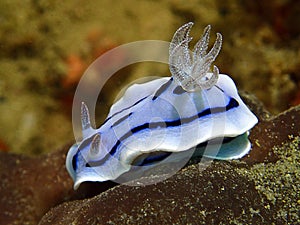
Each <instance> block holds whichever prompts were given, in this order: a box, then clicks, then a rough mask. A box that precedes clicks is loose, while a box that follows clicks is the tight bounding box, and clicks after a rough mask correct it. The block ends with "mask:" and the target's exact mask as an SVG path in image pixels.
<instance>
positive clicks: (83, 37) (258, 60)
mask: <svg viewBox="0 0 300 225" xmlns="http://www.w3.org/2000/svg"><path fill="white" fill-rule="evenodd" d="M189 21H192V22H194V27H193V29H192V31H191V36H193V37H195V40H198V37H199V36H200V35H201V34H202V31H203V29H204V27H205V26H207V25H208V24H211V25H212V33H216V32H220V33H221V34H222V35H223V46H222V50H221V52H220V54H219V57H218V58H217V60H216V62H215V65H217V66H218V68H219V69H220V73H224V74H228V75H230V76H231V77H232V78H233V80H234V81H235V83H236V85H237V87H238V89H239V90H243V91H246V93H250V94H251V95H255V96H256V97H257V99H258V100H255V101H260V102H262V103H263V105H264V107H263V109H260V110H261V112H263V113H262V116H261V117H260V119H261V120H262V118H267V117H268V118H269V117H271V115H277V114H279V113H281V112H284V111H285V110H288V109H289V108H290V107H294V106H297V105H299V104H300V26H299V24H300V2H299V1H296V0H274V1H268V0H254V1H253V0H228V1H222V0H190V1H185V0H160V1H157V0H147V1H146V0H143V1H138V0H127V1H117V2H116V1H108V0H101V1H91V0H85V1H83V0H74V1H56V0H55V1H46V0H41V1H36V0H24V1H18V0H1V1H0V152H1V153H3V154H1V155H0V159H1V158H2V159H1V160H0V161H1V162H0V163H3V162H5V161H6V156H4V154H10V153H17V154H18V155H22V157H23V156H24V155H25V156H26V157H27V156H30V157H31V156H36V157H42V155H43V154H45V153H56V152H57V151H58V150H59V149H62V148H64V147H65V146H66V145H67V146H70V144H72V143H73V142H74V134H73V128H72V100H73V95H74V92H75V90H76V86H77V83H78V82H79V80H80V78H81V75H82V74H83V73H84V71H85V70H86V69H87V68H88V66H89V65H90V64H91V63H92V62H93V61H94V60H95V59H96V58H97V57H99V56H100V55H101V54H103V53H105V52H106V51H108V50H110V49H113V48H114V47H117V46H119V45H121V44H125V43H129V42H133V41H140V40H164V41H170V40H171V39H172V36H173V34H174V31H176V29H177V28H178V27H180V26H181V25H183V24H184V23H187V22H189ZM212 39H213V40H214V39H215V37H214V36H212ZM212 42H213V41H212ZM194 43H195V42H194V41H192V44H194ZM118 60H123V58H122V56H120V58H116V59H112V60H111V61H110V62H108V64H107V66H108V67H109V66H110V65H113V64H114V63H115V62H117V61H118ZM149 75H150V76H169V75H170V72H169V68H168V65H163V64H159V63H151V62H145V63H139V64H136V65H131V66H128V67H126V68H124V69H122V70H120V71H119V72H118V73H117V74H116V75H115V76H113V77H112V78H111V79H110V80H109V82H108V83H107V84H106V86H105V87H104V88H103V90H102V91H101V93H100V95H99V98H98V105H97V108H96V120H97V121H96V124H97V127H98V126H99V124H101V122H102V121H103V120H104V119H105V117H106V115H107V112H108V110H109V107H110V105H111V104H112V103H113V101H114V99H115V96H116V95H117V94H118V92H119V91H120V90H121V89H122V88H123V87H124V86H126V85H127V84H128V83H130V82H131V81H133V80H135V79H137V78H141V77H145V76H149ZM259 104H260V103H259ZM298 110H299V108H297V110H296V111H297V112H298ZM269 112H270V113H269ZM266 114H267V115H269V116H266V117H264V116H265V115H266ZM295 117H296V118H297V119H296V120H295V121H299V113H298V114H295V115H294V114H293V116H291V118H293V119H295ZM288 122H291V119H290V120H288V121H287V123H288ZM274 123H275V122H274ZM293 123H294V121H293ZM278 124H281V122H280V123H279V122H278ZM278 124H277V125H276V126H275V127H273V129H274V133H276V132H277V133H279V134H280V132H281V129H287V128H286V127H285V126H284V125H283V126H282V127H281V126H279V125H278ZM266 126H267V125H266ZM261 129H263V126H262V128H261ZM292 130H293V132H294V133H293V135H292V136H291V135H290V134H289V133H287V135H289V137H290V140H291V142H290V143H285V145H284V146H285V147H282V146H281V147H282V148H283V149H285V150H286V149H289V150H290V151H288V152H289V153H282V151H281V152H280V151H279V152H280V153H278V155H279V156H280V157H283V158H284V157H290V158H289V160H290V161H289V162H290V164H283V165H281V167H280V168H278V170H279V171H280V172H278V170H276V171H277V172H278V173H279V174H281V175H282V176H283V177H285V175H286V174H292V175H291V176H292V178H291V177H285V179H286V180H285V181H284V182H287V183H289V184H293V185H294V186H293V187H290V186H289V185H287V184H285V186H284V187H283V188H284V189H289V188H292V189H293V191H294V192H293V194H287V193H285V194H284V195H285V196H287V198H286V199H281V200H282V201H285V202H289V201H290V202H289V203H290V205H284V206H282V211H280V210H279V209H276V210H277V211H276V212H277V213H276V218H277V219H278V218H281V217H280V216H282V217H284V218H287V220H278V221H284V223H286V224H289V221H293V222H295V221H298V222H299V220H300V219H299V212H300V197H299V194H297V193H298V192H299V191H300V184H299V180H298V178H299V177H300V176H299V173H300V168H299V143H300V141H299V138H298V139H297V136H296V135H295V134H298V133H299V132H300V125H299V124H294V125H293V129H292ZM268 132H269V131H268ZM272 132H273V131H272ZM277 133H276V134H277ZM268 134H271V131H270V132H269V133H268ZM266 135H267V134H266ZM270 140H271V139H270ZM280 140H281V139H280ZM284 140H285V139H284ZM278 143H279V142H278ZM278 143H277V144H278ZM280 144H281V143H280ZM267 146H268V147H269V148H271V147H273V145H271V144H270V145H267ZM287 146H288V147H287ZM291 146H292V147H291ZM282 148H279V147H277V148H276V151H278V149H282ZM285 150H283V151H284V152H285ZM25 156H24V157H25ZM280 157H279V158H280ZM271 158H272V157H271ZM39 159H42V158H39ZM273 159H274V158H272V160H273ZM280 159H282V158H280ZM250 161H251V160H250ZM258 161H259V160H258ZM273 162H275V161H273ZM15 163H16V162H15ZM17 164H18V163H16V164H13V165H14V166H17ZM250 164H251V163H250ZM250 164H249V165H250ZM3 165H4V164H2V167H1V165H0V173H1V174H5V173H8V172H7V171H9V168H10V167H9V166H6V165H5V166H3ZM251 165H252V164H251ZM287 165H290V166H287ZM227 166H228V164H225V166H224V165H223V164H222V166H221V167H222V169H223V170H224V171H227V170H228V171H230V169H228V168H227ZM260 166H262V165H257V166H256V167H255V168H252V169H251V171H250V172H249V170H247V171H248V172H245V170H246V169H245V168H242V167H240V166H239V169H237V170H236V173H237V174H239V173H247V174H248V175H247V176H248V177H250V178H251V179H256V181H257V182H258V183H259V182H262V183H264V182H266V180H268V179H270V180H272V179H274V177H272V176H271V175H270V174H277V172H274V170H273V169H271V168H265V167H264V169H263V171H265V173H264V175H263V176H258V175H257V174H261V173H262V172H261V171H262V170H260V168H261V167H260ZM60 170H65V168H63V167H61V168H60ZM255 171H256V172H257V171H259V172H257V173H256V172H255ZM274 176H278V174H277V175H274ZM262 177H264V179H263V178H262ZM235 178H236V177H232V178H230V179H235ZM250 178H249V179H250ZM16 179H17V178H16ZM197 179H199V178H197ZM33 180H34V179H33ZM270 182H271V181H270ZM262 183H260V184H259V185H260V187H262V186H263V185H262ZM32 184H35V183H34V181H32ZM70 184H71V183H68V185H70ZM256 184H257V183H256ZM3 185H4V183H3ZM40 185H42V184H40ZM272 185H273V186H272ZM272 185H271V186H272V187H275V186H276V185H275V184H273V183H272ZM274 185H275V186H274ZM3 187H4V186H3ZM276 187H277V186H276ZM280 187H281V186H280ZM5 188H6V186H5ZM70 188H72V186H70ZM253 188H254V187H253ZM268 188H270V187H269V186H268ZM0 190H1V189H0ZM261 191H262V192H263V191H264V190H261ZM66 192H67V193H69V190H68V191H66ZM263 193H265V192H263ZM267 193H268V194H269V196H268V197H267V199H268V200H270V201H271V202H272V201H275V200H274V199H277V197H278V196H277V195H276V193H277V192H276V191H274V190H272V191H270V189H268V190H267ZM274 193H275V194H274ZM278 193H281V192H280V190H279V191H278ZM31 194H32V193H31ZM3 196H4V195H3ZM249 198H251V197H249ZM66 199H67V198H66ZM69 199H71V198H69ZM75 199H76V198H75ZM44 200H45V199H44ZM47 200H48V199H46V200H45V201H47ZM40 201H42V200H40ZM60 201H61V202H63V200H60ZM291 201H292V202H291ZM6 203H7V202H6V200H3V199H2V200H1V201H0V204H6ZM273 203H274V204H275V202H273ZM170 204H171V203H170ZM276 204H278V202H276ZM282 204H283V203H282ZM41 205H43V204H41ZM55 205H58V202H56V203H55V204H54V203H53V204H52V205H51V207H52V206H55ZM1 207H4V205H0V208H1ZM45 208H46V207H45ZM271 208H272V207H271ZM288 208H289V209H288ZM48 209H50V207H49V208H47V210H48ZM47 210H46V209H44V211H43V212H36V211H34V210H33V211H34V212H33V214H34V216H32V215H31V216H29V217H26V218H27V219H26V220H25V221H29V222H28V224H35V223H36V221H38V218H41V215H42V214H43V213H45V212H46V211H47ZM253 210H254V211H252V213H254V214H255V213H256V214H259V212H257V211H255V209H254V208H253ZM268 210H270V208H269V209H268ZM289 210H290V211H289ZM29 211H30V210H29ZM250 211H251V210H250ZM287 212H289V213H290V214H289V216H288V217H286V215H284V214H287ZM280 213H282V215H280ZM297 214H298V216H297ZM266 215H267V214H266ZM32 218H33V219H32ZM245 221H247V220H245ZM261 221H263V220H261ZM274 221H276V220H271V222H274ZM284 223H283V224H284ZM299 223H300V222H299ZM0 224H2V223H1V220H0ZM3 224H4V223H3ZM7 224H10V223H7ZM11 224H18V222H15V223H14V222H11ZM20 224H22V223H20ZM45 224H46V223H45ZM66 224H67V223H66ZM83 224H84V223H83ZM261 224H263V222H261ZM278 224H279V223H278ZM294 224H296V223H294Z"/></svg>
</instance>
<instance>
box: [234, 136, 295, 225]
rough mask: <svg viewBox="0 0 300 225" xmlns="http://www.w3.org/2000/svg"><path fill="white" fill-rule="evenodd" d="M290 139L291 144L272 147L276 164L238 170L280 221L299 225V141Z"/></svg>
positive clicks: (291, 137) (263, 164) (261, 164)
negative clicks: (253, 186) (252, 182)
mask: <svg viewBox="0 0 300 225" xmlns="http://www.w3.org/2000/svg"><path fill="white" fill-rule="evenodd" d="M289 138H290V139H291V141H290V142H288V143H283V144H282V145H281V146H274V147H273V149H272V150H273V151H274V153H275V154H276V155H278V157H279V160H278V161H277V162H276V163H259V164H256V165H254V166H253V167H251V168H248V169H245V168H238V169H237V171H238V172H239V173H240V174H241V175H243V176H247V177H248V178H250V179H251V180H253V181H254V183H255V188H256V190H258V192H260V193H261V194H262V195H263V196H265V197H266V199H267V200H269V201H270V202H271V203H272V204H273V206H272V208H273V209H274V210H276V213H274V215H276V218H277V219H283V220H284V221H286V222H289V223H290V222H294V223H296V222H298V223H299V222H300V217H299V211H300V194H299V193H300V166H299V159H300V157H299V146H300V137H299V136H297V137H293V136H290V137H289ZM262 201H264V199H262ZM266 207H269V206H268V205H267V206H266Z"/></svg>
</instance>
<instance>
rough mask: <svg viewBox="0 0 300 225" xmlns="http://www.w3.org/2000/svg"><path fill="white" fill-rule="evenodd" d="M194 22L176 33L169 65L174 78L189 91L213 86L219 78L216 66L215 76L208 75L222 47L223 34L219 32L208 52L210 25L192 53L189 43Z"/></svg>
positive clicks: (171, 47) (172, 42) (171, 45)
mask: <svg viewBox="0 0 300 225" xmlns="http://www.w3.org/2000/svg"><path fill="white" fill-rule="evenodd" d="M192 26H193V23H191V22H190V23H187V24H185V25H183V26H182V27H180V28H179V29H178V30H177V31H176V32H175V34H174V36H173V39H172V41H171V44H170V49H169V54H170V58H169V66H170V71H171V74H172V76H173V77H174V80H175V81H176V82H177V83H178V84H179V85H181V86H182V88H183V89H184V90H185V91H187V92H195V91H199V90H201V89H209V88H211V87H213V86H214V85H215V84H216V82H217V80H218V73H217V72H218V69H216V67H215V66H214V69H213V76H211V77H208V74H209V73H208V72H209V70H210V66H211V64H212V63H213V62H214V61H215V59H216V57H217V56H218V54H219V52H220V50H221V47H222V35H221V34H220V33H217V38H216V41H215V43H214V45H213V47H212V48H211V50H210V51H209V52H208V53H206V51H207V49H208V43H209V34H210V29H211V27H210V25H208V26H207V27H206V28H205V29H204V32H203V35H202V37H201V39H200V40H199V41H198V42H197V43H196V45H195V46H194V50H193V53H192V54H190V52H189V49H188V43H189V42H190V41H191V39H192V38H191V37H189V33H190V30H191V27H192ZM191 56H192V59H191Z"/></svg>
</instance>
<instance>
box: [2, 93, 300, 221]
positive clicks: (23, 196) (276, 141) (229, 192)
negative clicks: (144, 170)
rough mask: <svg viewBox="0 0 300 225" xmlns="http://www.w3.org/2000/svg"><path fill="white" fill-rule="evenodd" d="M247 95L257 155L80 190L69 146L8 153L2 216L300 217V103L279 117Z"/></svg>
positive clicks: (99, 218) (57, 218) (69, 218)
mask: <svg viewBox="0 0 300 225" xmlns="http://www.w3.org/2000/svg"><path fill="white" fill-rule="evenodd" d="M244 99H245V100H246V102H247V104H248V105H250V107H251V108H252V110H253V111H254V112H255V113H256V114H257V115H259V117H260V122H259V124H258V125H257V126H256V127H255V128H254V129H253V130H252V131H251V135H250V139H251V142H252V144H253V149H252V151H251V152H250V154H249V155H247V156H246V157H244V158H243V159H241V160H233V161H214V162H213V163H212V164H211V165H209V166H208V168H206V169H205V170H201V164H198V163H196V164H192V165H189V166H187V167H185V168H183V169H182V170H181V171H179V172H178V173H177V174H175V175H174V176H172V177H171V178H169V179H168V180H165V181H163V182H160V183H157V184H154V185H148V186H140V187H132V186H127V185H117V186H115V184H113V183H111V182H106V183H86V184H84V185H82V186H81V187H80V188H79V190H77V191H76V192H75V191H73V190H72V180H71V179H70V177H69V175H68V174H67V172H66V170H65V165H64V161H65V154H66V151H67V147H66V148H65V149H62V150H61V151H58V152H55V153H51V154H46V155H43V156H40V157H34V158H33V157H25V156H20V155H13V154H9V153H1V155H0V177H1V184H0V224H37V223H38V222H39V220H40V219H41V218H42V217H43V218H42V219H41V221H40V222H39V224H40V225H44V224H145V223H146V224H170V223H175V224H219V223H223V224H228V223H231V224H249V223H252V224H271V223H274V224H287V223H290V224H296V223H299V222H300V218H299V209H300V199H299V194H298V193H299V192H300V168H299V145H300V138H299V136H300V129H299V124H300V106H298V107H294V108H291V109H290V110H288V111H285V112H283V113H281V114H279V115H278V116H275V117H273V116H271V115H270V114H269V113H268V112H266V111H265V110H264V108H263V107H262V106H261V105H259V104H258V103H257V101H256V100H255V99H254V100H253V98H250V97H247V96H246V95H245V94H244ZM255 102H256V103H255ZM148 179H151V178H148ZM54 206H56V207H54ZM52 207H54V208H52ZM51 208H52V209H51ZM49 210H50V211H49ZM47 211H49V212H47ZM46 212H47V213H46ZM45 213H46V214H45Z"/></svg>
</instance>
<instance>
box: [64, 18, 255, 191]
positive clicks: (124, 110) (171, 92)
mask: <svg viewBox="0 0 300 225" xmlns="http://www.w3.org/2000/svg"><path fill="white" fill-rule="evenodd" d="M192 25H193V23H191V22H190V23H187V24H185V25H183V26H182V27H180V28H179V29H178V30H177V31H176V32H175V34H174V36H173V39H172V41H171V43H170V48H169V68H170V72H171V74H172V76H171V77H162V78H159V79H155V80H152V81H149V82H146V83H143V84H133V85H132V86H130V87H129V88H128V89H127V90H126V92H125V93H124V95H123V97H122V98H120V99H119V100H118V101H117V102H116V103H114V104H113V105H112V107H111V109H110V112H109V114H108V116H107V118H106V120H105V121H104V122H103V124H102V125H101V126H100V128H98V129H94V128H92V126H91V123H90V116H89V111H88V108H87V106H86V104H85V103H82V106H81V121H82V134H83V139H82V141H81V142H79V143H76V144H74V145H73V146H72V147H71V148H70V150H69V152H68V155H67V159H66V167H67V170H68V172H69V173H70V175H71V176H72V178H73V180H74V188H75V189H76V188H78V186H79V185H80V184H81V183H82V182H85V181H99V182H102V181H107V180H116V179H117V178H118V177H120V176H121V175H122V174H124V173H127V172H128V171H130V170H131V169H132V167H134V166H139V167H142V168H147V167H148V166H155V164H157V163H161V162H163V161H164V160H167V159H168V158H169V157H170V155H173V154H175V155H176V157H173V158H175V159H176V160H180V153H184V152H186V151H189V150H190V149H194V150H195V152H200V154H202V155H203V156H204V157H209V158H215V159H223V160H227V159H237V158H241V157H243V156H244V155H245V154H247V153H248V152H249V150H250V148H251V144H250V142H249V140H248V134H249V130H250V129H251V128H252V127H253V126H254V125H255V124H256V123H257V122H258V120H257V118H256V116H255V115H254V114H253V113H252V112H251V111H250V110H249V109H248V107H247V106H246V105H245V104H244V102H243V101H242V99H241V98H240V96H239V95H238V91H237V88H236V86H235V84H234V82H233V81H232V79H231V78H230V77H229V76H228V75H225V74H219V70H218V68H217V67H216V66H213V69H212V71H210V70H211V65H212V63H213V62H214V60H215V59H216V57H217V55H218V54H219V52H220V49H221V46H222V35H221V34H219V33H217V38H216V41H215V43H214V45H213V46H212V48H211V49H210V51H209V52H207V49H208V44H209V34H210V29H211V27H210V26H207V27H206V28H205V30H204V33H203V35H202V37H201V38H200V40H199V41H198V42H197V43H196V44H195V46H194V49H193V51H192V52H190V51H189V48H188V47H189V42H190V41H191V39H192V38H191V37H190V36H189V32H190V30H191V27H192ZM215 143H219V144H215ZM207 146H210V147H209V148H208V147H207Z"/></svg>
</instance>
